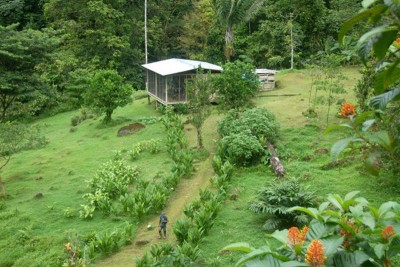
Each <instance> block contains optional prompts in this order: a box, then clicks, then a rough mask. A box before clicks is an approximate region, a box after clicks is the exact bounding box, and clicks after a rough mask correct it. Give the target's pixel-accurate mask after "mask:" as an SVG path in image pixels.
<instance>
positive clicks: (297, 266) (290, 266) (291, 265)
mask: <svg viewBox="0 0 400 267" xmlns="http://www.w3.org/2000/svg"><path fill="white" fill-rule="evenodd" d="M264 266H269V265H264ZM303 266H310V265H308V264H307V263H304V262H298V261H288V262H284V263H281V267H303Z"/></svg>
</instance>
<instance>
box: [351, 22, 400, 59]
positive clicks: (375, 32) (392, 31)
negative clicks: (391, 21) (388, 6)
mask: <svg viewBox="0 0 400 267" xmlns="http://www.w3.org/2000/svg"><path fill="white" fill-rule="evenodd" d="M397 31H398V29H397V27H396V26H390V25H380V26H378V27H375V28H373V29H372V30H370V31H369V32H367V33H365V34H364V35H363V36H361V38H360V39H359V40H358V43H357V47H358V50H359V54H360V56H361V58H362V59H363V60H366V58H368V56H369V53H370V52H371V50H372V48H373V49H374V52H375V54H376V55H377V57H378V59H382V58H383V57H384V56H385V55H386V52H387V50H388V48H389V46H390V45H391V44H392V42H393V40H395V39H396V36H397Z"/></svg>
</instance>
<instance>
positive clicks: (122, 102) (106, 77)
mask: <svg viewBox="0 0 400 267" xmlns="http://www.w3.org/2000/svg"><path fill="white" fill-rule="evenodd" d="M131 94H132V86H131V85H130V84H127V83H125V82H124V78H123V77H122V76H120V75H119V74H118V72H117V71H115V70H101V71H98V72H97V73H96V74H95V75H94V77H93V78H92V80H91V81H90V84H89V88H88V91H87V92H86V94H85V96H84V98H85V104H86V105H87V106H89V107H91V108H93V109H94V110H96V111H98V112H99V113H101V114H102V113H105V114H106V115H105V117H104V121H103V122H104V123H108V122H110V121H111V115H112V113H113V112H114V110H115V109H116V108H117V107H123V106H126V105H127V104H128V103H130V102H132V98H131Z"/></svg>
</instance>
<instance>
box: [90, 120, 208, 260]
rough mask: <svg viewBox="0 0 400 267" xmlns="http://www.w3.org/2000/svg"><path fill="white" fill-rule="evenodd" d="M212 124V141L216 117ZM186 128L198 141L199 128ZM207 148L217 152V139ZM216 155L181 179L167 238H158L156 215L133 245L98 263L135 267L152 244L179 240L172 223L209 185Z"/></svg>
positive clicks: (140, 230)
mask: <svg viewBox="0 0 400 267" xmlns="http://www.w3.org/2000/svg"><path fill="white" fill-rule="evenodd" d="M208 126H211V127H210V128H209V131H207V132H206V133H205V135H206V136H207V137H208V138H209V139H208V140H212V137H215V127H216V117H214V118H212V119H209V120H208ZM185 129H186V131H187V135H188V138H189V143H190V144H194V143H195V142H194V140H195V136H194V134H195V133H194V132H195V131H194V130H193V128H192V127H191V126H189V125H186V126H185ZM210 130H211V131H210ZM205 147H206V149H207V150H208V151H213V150H214V149H215V142H213V141H209V142H206V143H205ZM212 156H213V154H212V153H211V154H210V156H209V157H208V158H207V159H206V160H204V161H201V162H199V163H196V164H195V166H196V172H195V173H194V174H193V176H192V177H191V178H189V179H181V181H180V182H179V185H178V186H177V188H176V190H175V192H174V193H173V194H172V195H171V196H170V198H169V200H168V203H167V206H166V208H165V209H164V211H165V212H166V214H167V216H168V220H169V223H168V227H167V239H162V240H160V239H159V238H158V228H157V226H158V220H159V215H155V216H153V217H152V218H150V219H149V220H147V221H144V222H143V223H141V224H139V227H138V230H137V232H136V236H135V238H134V240H133V242H132V245H129V246H125V247H123V248H122V249H121V250H120V251H119V252H117V253H116V254H114V255H112V256H110V257H108V258H106V259H103V260H101V261H99V262H97V263H96V267H110V266H112V267H118V266H121V267H125V266H135V257H140V256H142V255H143V254H144V253H145V252H146V251H147V250H149V249H150V247H151V245H153V244H157V243H160V242H170V243H175V242H176V239H175V236H174V234H173V233H172V225H173V224H174V223H175V222H176V221H177V220H178V219H180V218H181V217H182V215H183V208H184V207H185V205H186V204H187V203H190V202H191V201H192V200H194V199H195V198H197V197H198V196H199V194H198V192H199V189H204V188H205V187H207V185H208V184H209V180H210V178H211V176H212V175H213V170H212V167H211V159H212ZM148 224H151V225H152V226H153V229H152V230H150V231H149V230H147V225H148ZM138 241H139V242H140V241H145V242H147V241H148V243H147V244H146V245H142V246H140V245H137V242H138Z"/></svg>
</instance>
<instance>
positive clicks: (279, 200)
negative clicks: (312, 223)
mask: <svg viewBox="0 0 400 267" xmlns="http://www.w3.org/2000/svg"><path fill="white" fill-rule="evenodd" d="M314 200H315V196H314V193H312V192H309V191H306V189H305V188H304V187H303V186H302V185H301V184H300V182H299V181H298V180H297V179H288V180H275V181H273V182H271V183H269V184H268V185H267V186H266V187H265V188H263V189H261V190H260V193H259V195H258V197H257V200H255V201H254V202H253V203H252V204H251V205H250V209H251V210H252V211H253V212H255V213H263V214H267V215H268V219H267V220H266V221H265V224H264V228H266V229H267V230H269V231H271V230H275V229H276V228H278V227H282V226H283V227H288V226H300V225H304V224H306V223H307V222H308V220H307V216H305V215H304V214H303V213H300V212H298V211H293V210H290V209H291V208H293V207H295V206H307V207H310V206H313V202H314Z"/></svg>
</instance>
